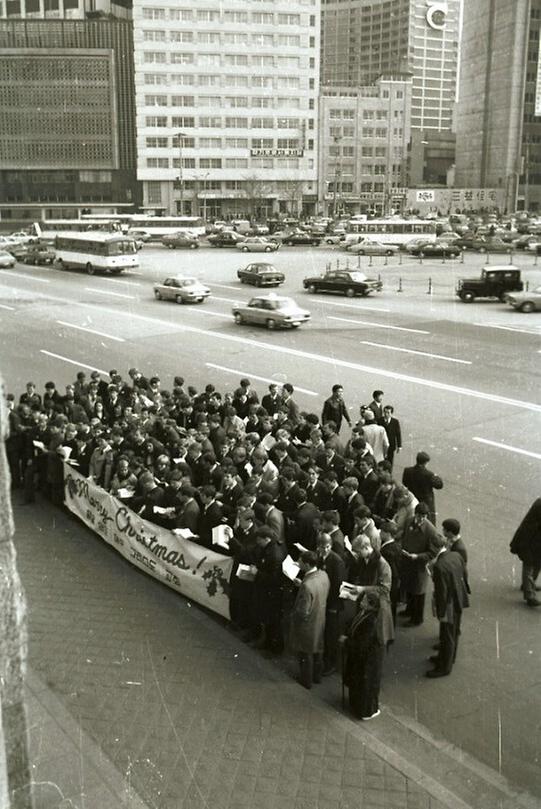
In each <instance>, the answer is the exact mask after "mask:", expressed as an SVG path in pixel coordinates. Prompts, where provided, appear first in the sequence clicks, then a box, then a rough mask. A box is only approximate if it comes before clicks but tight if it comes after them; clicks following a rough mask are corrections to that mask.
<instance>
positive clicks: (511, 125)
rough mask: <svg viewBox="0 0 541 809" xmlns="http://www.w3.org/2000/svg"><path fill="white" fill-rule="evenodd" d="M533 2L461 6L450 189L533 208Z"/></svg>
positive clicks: (536, 196) (482, 0) (537, 179)
mask: <svg viewBox="0 0 541 809" xmlns="http://www.w3.org/2000/svg"><path fill="white" fill-rule="evenodd" d="M540 28H541V0H514V2H513V3H509V2H507V0H476V2H475V3H471V4H467V5H466V8H465V13H464V31H463V40H462V56H461V65H460V93H459V104H458V108H457V161H456V184H457V186H463V187H474V188H500V189H505V199H506V203H505V207H506V209H507V210H509V211H511V210H515V208H516V207H517V204H518V206H519V207H524V208H530V209H531V210H539V209H540V207H541V59H540V56H541V54H540V49H539V37H540Z"/></svg>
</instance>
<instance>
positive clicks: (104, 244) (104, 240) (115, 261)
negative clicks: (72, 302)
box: [55, 231, 139, 275]
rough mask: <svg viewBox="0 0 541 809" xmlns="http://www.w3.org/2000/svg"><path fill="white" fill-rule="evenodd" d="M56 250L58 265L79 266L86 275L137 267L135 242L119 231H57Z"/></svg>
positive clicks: (64, 267)
mask: <svg viewBox="0 0 541 809" xmlns="http://www.w3.org/2000/svg"><path fill="white" fill-rule="evenodd" d="M55 251H56V265H57V267H59V268H60V269H68V268H69V267H81V268H83V269H85V270H86V271H87V273H88V274H89V275H94V273H95V272H107V273H110V274H111V275H119V274H120V273H121V272H122V270H128V269H129V270H133V269H135V268H136V267H138V266H139V260H138V257H137V248H136V246H135V241H134V240H133V239H130V238H129V237H128V236H124V235H122V234H119V233H117V234H115V233H103V232H99V231H88V232H86V233H75V232H70V231H67V232H63V233H58V234H57V235H56V237H55Z"/></svg>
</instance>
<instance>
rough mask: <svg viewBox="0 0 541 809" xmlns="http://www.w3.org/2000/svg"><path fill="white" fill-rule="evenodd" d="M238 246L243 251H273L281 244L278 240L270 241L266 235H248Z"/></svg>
mask: <svg viewBox="0 0 541 809" xmlns="http://www.w3.org/2000/svg"><path fill="white" fill-rule="evenodd" d="M236 247H237V250H242V252H243V253H272V252H273V251H274V250H278V248H279V247H280V245H279V244H278V242H273V241H270V239H266V238H265V237H264V236H247V237H246V238H245V239H244V241H242V242H239V243H238V244H237V245H236Z"/></svg>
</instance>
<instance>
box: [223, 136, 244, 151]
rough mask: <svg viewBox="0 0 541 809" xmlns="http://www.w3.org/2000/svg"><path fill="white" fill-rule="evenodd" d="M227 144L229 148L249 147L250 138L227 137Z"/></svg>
mask: <svg viewBox="0 0 541 809" xmlns="http://www.w3.org/2000/svg"><path fill="white" fill-rule="evenodd" d="M225 145H226V148H227V149H247V148H248V138H226V139H225Z"/></svg>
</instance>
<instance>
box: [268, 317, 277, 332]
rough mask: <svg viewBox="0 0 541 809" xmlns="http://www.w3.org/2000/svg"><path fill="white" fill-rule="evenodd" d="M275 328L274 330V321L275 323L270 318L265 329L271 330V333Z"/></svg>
mask: <svg viewBox="0 0 541 809" xmlns="http://www.w3.org/2000/svg"><path fill="white" fill-rule="evenodd" d="M275 328H276V321H275V320H273V319H272V317H270V318H269V319H268V320H267V329H271V331H272V330H273V329H275Z"/></svg>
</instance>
